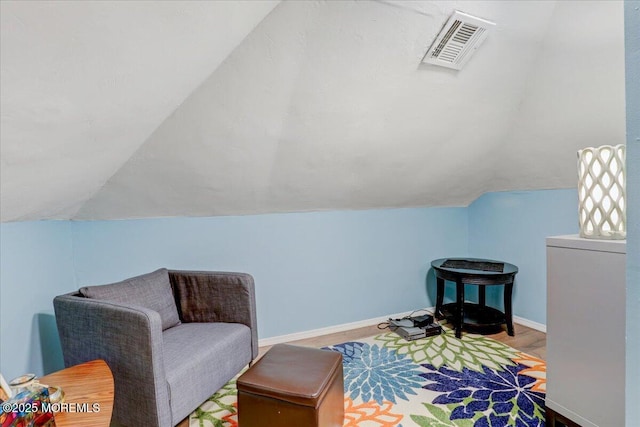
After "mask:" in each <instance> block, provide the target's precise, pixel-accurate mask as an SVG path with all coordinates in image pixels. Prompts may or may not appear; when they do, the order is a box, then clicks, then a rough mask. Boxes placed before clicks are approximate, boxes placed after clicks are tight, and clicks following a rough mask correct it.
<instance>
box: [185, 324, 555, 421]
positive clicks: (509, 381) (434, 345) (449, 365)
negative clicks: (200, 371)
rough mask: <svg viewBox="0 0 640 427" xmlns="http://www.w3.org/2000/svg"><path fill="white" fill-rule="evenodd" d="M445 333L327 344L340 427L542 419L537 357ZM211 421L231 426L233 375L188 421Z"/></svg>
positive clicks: (542, 374)
mask: <svg viewBox="0 0 640 427" xmlns="http://www.w3.org/2000/svg"><path fill="white" fill-rule="evenodd" d="M445 331H446V332H445V334H442V335H437V336H433V337H428V338H423V339H420V340H416V341H410V342H409V341H405V340H404V339H402V338H400V337H399V336H398V335H396V334H395V333H391V332H390V333H385V334H381V335H377V336H375V337H371V338H367V339H363V340H360V341H352V342H346V343H342V344H337V345H334V346H330V347H326V348H328V349H330V350H334V351H339V352H340V353H342V356H343V364H344V389H345V400H344V405H345V421H344V426H345V427H391V426H399V427H409V426H421V427H426V426H429V427H444V426H458V427H472V426H473V427H476V426H478V427H483V426H487V427H503V426H516V427H521V426H523V427H524V426H544V425H545V421H544V397H545V386H546V365H545V362H544V360H541V359H538V358H535V357H532V356H529V355H527V354H525V353H522V352H519V351H518V350H516V349H514V348H511V347H509V346H507V345H506V344H503V343H501V342H499V341H496V340H493V339H491V338H488V337H484V336H481V335H473V334H466V333H465V334H463V336H462V338H461V339H458V338H455V336H454V334H453V332H452V331H451V330H449V329H445ZM211 426H213V427H237V426H238V416H237V402H236V387H235V380H232V381H230V382H229V383H228V384H227V385H225V386H224V387H223V388H222V389H221V390H220V391H219V392H218V393H216V394H215V395H213V396H212V397H211V398H210V399H208V400H207V401H206V402H205V403H203V404H202V405H201V406H200V407H199V408H198V409H196V411H195V412H194V413H193V414H191V416H190V418H189V427H211ZM265 427H271V426H265ZM273 427H284V426H273ZM286 427H304V426H286Z"/></svg>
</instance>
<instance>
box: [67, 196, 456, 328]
mask: <svg viewBox="0 0 640 427" xmlns="http://www.w3.org/2000/svg"><path fill="white" fill-rule="evenodd" d="M73 233H74V237H73V240H74V257H75V263H76V273H77V277H78V285H79V286H82V285H85V284H101V283H108V282H111V281H117V280H121V279H124V278H126V277H129V276H132V275H137V274H141V273H145V272H148V271H151V270H153V269H156V268H159V267H168V268H176V269H203V270H230V271H243V272H248V273H251V274H252V275H253V276H254V278H255V281H256V293H257V306H258V307H257V309H258V325H259V334H260V337H262V338H266V337H273V336H278V335H282V334H288V333H292V332H299V331H305V330H310V329H316V328H320V327H326V326H331V325H337V324H342V323H348V322H354V321H358V320H364V319H369V318H373V317H377V316H382V315H386V314H391V313H396V312H404V311H408V310H413V309H415V308H419V307H425V306H432V305H434V302H432V299H431V295H433V285H432V283H430V286H429V292H427V288H426V284H425V282H426V276H427V272H428V266H429V261H430V260H431V259H434V258H437V257H441V256H453V255H456V254H462V255H465V254H466V251H467V209H465V208H415V209H388V210H369V211H340V212H316V213H292V214H272V215H258V216H234V217H212V218H171V219H145V220H131V221H96V222H76V223H74V224H73Z"/></svg>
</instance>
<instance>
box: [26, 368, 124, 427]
mask: <svg viewBox="0 0 640 427" xmlns="http://www.w3.org/2000/svg"><path fill="white" fill-rule="evenodd" d="M38 381H39V382H40V383H42V384H46V385H48V386H60V387H61V388H62V390H63V391H64V404H66V406H64V404H63V405H62V406H61V409H62V411H60V412H57V413H56V414H55V420H56V427H109V424H110V423H111V414H112V412H113V396H114V386H113V375H112V374H111V370H110V369H109V366H107V364H106V363H105V362H104V360H92V361H90V362H86V363H82V364H80V365H76V366H72V367H70V368H66V369H63V370H61V371H58V372H54V373H52V374H49V375H45V376H43V377H41V378H39V380H38Z"/></svg>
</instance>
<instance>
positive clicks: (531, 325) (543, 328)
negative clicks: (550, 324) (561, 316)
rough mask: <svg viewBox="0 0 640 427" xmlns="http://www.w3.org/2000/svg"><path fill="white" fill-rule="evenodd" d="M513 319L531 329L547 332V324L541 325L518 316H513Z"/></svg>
mask: <svg viewBox="0 0 640 427" xmlns="http://www.w3.org/2000/svg"><path fill="white" fill-rule="evenodd" d="M513 321H514V322H515V323H518V324H520V325H522V326H527V327H529V328H531V329H535V330H536V331H540V332H544V333H545V334H546V333H547V325H543V324H542V323H538V322H534V321H533V320H529V319H525V318H523V317H519V316H513Z"/></svg>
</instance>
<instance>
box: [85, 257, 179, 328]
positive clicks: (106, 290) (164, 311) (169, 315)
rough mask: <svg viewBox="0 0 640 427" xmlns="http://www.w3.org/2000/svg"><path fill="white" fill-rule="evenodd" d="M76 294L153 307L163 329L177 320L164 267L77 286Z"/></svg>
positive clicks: (173, 300) (171, 325) (174, 324)
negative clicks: (97, 283) (101, 283)
mask: <svg viewBox="0 0 640 427" xmlns="http://www.w3.org/2000/svg"><path fill="white" fill-rule="evenodd" d="M80 294H81V295H82V296H84V297H86V298H94V299H99V300H103V301H111V302H117V303H127V304H133V305H137V306H140V307H144V308H148V309H150V310H154V311H157V312H158V314H160V320H161V321H162V330H163V331H164V330H166V329H168V328H171V327H173V326H176V325H179V324H180V317H178V308H177V307H176V301H175V299H174V296H173V291H172V290H171V282H170V281H169V272H168V271H167V269H166V268H161V269H159V270H156V271H154V272H152V273H148V274H143V275H141V276H136V277H132V278H130V279H127V280H123V281H122V282H118V283H112V284H109V285H100V286H85V287H82V288H80Z"/></svg>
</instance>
